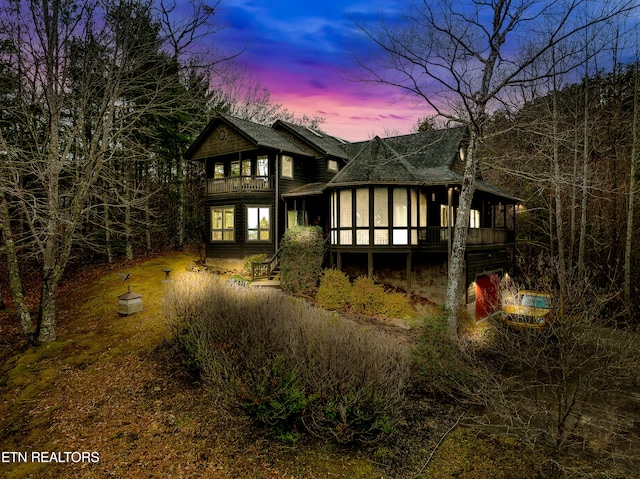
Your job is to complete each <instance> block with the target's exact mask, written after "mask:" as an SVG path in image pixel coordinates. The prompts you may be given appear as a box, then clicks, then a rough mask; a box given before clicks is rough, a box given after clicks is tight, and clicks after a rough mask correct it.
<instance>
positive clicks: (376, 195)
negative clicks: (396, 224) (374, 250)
mask: <svg viewBox="0 0 640 479" xmlns="http://www.w3.org/2000/svg"><path fill="white" fill-rule="evenodd" d="M373 228H374V229H373V244H376V245H384V244H389V190H388V189H387V188H375V189H374V190H373Z"/></svg>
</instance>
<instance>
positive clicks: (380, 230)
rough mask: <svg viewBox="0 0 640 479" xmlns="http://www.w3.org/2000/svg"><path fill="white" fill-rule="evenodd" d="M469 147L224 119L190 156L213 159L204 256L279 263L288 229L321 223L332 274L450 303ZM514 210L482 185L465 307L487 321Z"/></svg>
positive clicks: (460, 139)
mask: <svg viewBox="0 0 640 479" xmlns="http://www.w3.org/2000/svg"><path fill="white" fill-rule="evenodd" d="M466 142H467V130H466V129H465V128H463V127H459V128H450V129H445V130H434V131H430V132H420V133H415V134H410V135H403V136H397V137H392V138H385V139H381V138H379V137H376V138H374V139H373V140H370V141H364V142H357V143H349V142H346V141H343V140H340V139H338V138H335V137H332V136H330V135H327V134H325V133H321V132H318V131H315V130H311V129H309V128H305V127H302V126H298V125H294V124H291V123H287V122H284V121H277V122H276V123H275V124H274V125H273V126H272V127H268V126H264V125H259V124H256V123H253V122H250V121H246V120H240V119H237V118H233V117H230V116H228V115H222V114H221V115H218V116H216V117H215V118H214V119H213V120H212V121H211V122H210V123H209V125H208V126H207V127H206V129H205V130H204V131H203V132H202V133H201V134H200V135H199V136H198V138H197V139H196V141H195V142H194V143H193V145H192V146H191V147H190V148H189V150H188V151H187V153H186V155H185V156H186V158H187V159H189V160H198V161H203V162H205V167H206V172H207V184H206V192H205V194H206V195H207V199H206V205H207V208H208V221H207V231H208V234H207V236H208V241H207V246H206V252H207V258H219V257H231V258H242V257H246V256H249V255H252V254H256V253H266V254H267V255H269V256H271V255H274V254H275V253H277V251H278V243H279V240H280V238H281V237H282V235H283V234H284V232H285V230H286V228H288V227H291V226H293V225H300V224H302V225H311V224H317V225H319V226H321V227H322V228H323V230H324V232H325V234H326V236H327V240H328V249H329V258H330V262H331V264H332V265H334V266H336V267H337V268H339V269H341V270H343V271H345V272H347V273H348V274H350V275H352V276H357V275H361V274H369V275H374V276H375V277H376V278H377V279H378V280H380V281H382V282H385V283H389V284H392V285H395V286H398V287H402V288H405V289H407V290H409V291H412V292H416V293H419V294H422V295H424V296H426V297H428V298H430V299H432V300H433V301H435V302H438V303H442V302H444V295H445V290H446V277H447V268H448V263H449V252H450V250H451V239H452V231H453V225H454V221H455V215H456V210H457V203H458V197H459V191H460V187H461V184H462V172H463V168H464V161H463V159H464V152H465V147H466ZM517 202H518V200H517V198H514V197H512V196H510V195H508V194H507V193H505V192H503V191H501V190H500V189H498V188H496V187H494V186H492V185H490V184H488V183H486V182H484V181H482V179H481V178H479V179H478V180H477V182H476V192H475V194H474V199H473V203H472V210H471V218H470V224H469V231H468V238H467V252H466V257H465V274H466V284H467V292H466V295H465V301H466V302H467V303H474V304H475V306H476V309H477V314H478V315H479V316H484V315H486V313H487V312H488V311H489V310H490V308H491V303H492V302H493V300H494V299H495V296H496V291H495V282H492V281H491V277H492V275H493V274H494V273H495V274H497V275H498V276H500V275H502V274H503V273H504V272H507V271H508V270H509V269H510V266H511V261H512V256H513V248H514V245H515V212H516V207H515V206H516V203H517ZM476 299H477V301H476Z"/></svg>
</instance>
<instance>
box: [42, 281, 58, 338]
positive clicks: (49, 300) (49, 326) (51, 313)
mask: <svg viewBox="0 0 640 479" xmlns="http://www.w3.org/2000/svg"><path fill="white" fill-rule="evenodd" d="M58 281H59V280H58V279H57V275H56V274H55V273H54V271H52V270H47V269H45V270H44V276H43V278H42V290H41V291H42V293H41V297H40V318H39V321H38V342H39V343H48V342H51V341H55V340H56V292H57V290H58Z"/></svg>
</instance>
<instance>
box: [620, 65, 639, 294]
mask: <svg viewBox="0 0 640 479" xmlns="http://www.w3.org/2000/svg"><path fill="white" fill-rule="evenodd" d="M634 78H635V80H634V85H635V88H634V93H633V123H632V128H633V132H632V136H631V138H632V140H631V164H630V168H629V192H628V193H627V225H626V226H627V234H626V237H625V249H624V300H625V303H626V304H630V303H631V265H632V264H633V263H632V246H633V238H634V233H635V231H634V230H633V216H634V214H635V201H636V198H635V192H636V174H637V172H638V169H637V168H638V140H639V138H638V128H639V127H640V101H639V96H640V93H639V92H638V91H639V90H640V73H639V72H638V63H637V62H636V65H635V72H634Z"/></svg>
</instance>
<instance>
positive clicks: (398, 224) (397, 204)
mask: <svg viewBox="0 0 640 479" xmlns="http://www.w3.org/2000/svg"><path fill="white" fill-rule="evenodd" d="M408 216H409V207H408V205H407V189H406V188H394V189H393V244H398V245H405V244H408V243H409V237H408V231H407V226H408V219H409V218H408Z"/></svg>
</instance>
